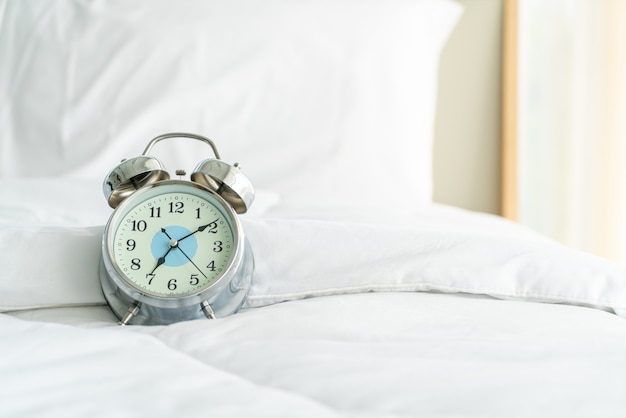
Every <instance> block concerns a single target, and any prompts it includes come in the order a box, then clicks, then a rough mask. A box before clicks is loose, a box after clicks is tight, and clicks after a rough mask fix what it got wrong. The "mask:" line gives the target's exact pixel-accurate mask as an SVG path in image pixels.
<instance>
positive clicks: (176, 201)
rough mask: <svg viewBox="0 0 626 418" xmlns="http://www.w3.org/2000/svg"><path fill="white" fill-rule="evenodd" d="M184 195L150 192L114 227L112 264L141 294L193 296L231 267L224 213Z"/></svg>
mask: <svg viewBox="0 0 626 418" xmlns="http://www.w3.org/2000/svg"><path fill="white" fill-rule="evenodd" d="M188 189H189V190H184V189H182V190H181V187H177V188H168V186H164V187H154V188H152V189H150V191H148V192H147V193H145V194H144V195H143V199H141V200H139V203H136V204H134V205H132V206H131V207H127V208H125V210H124V211H123V212H122V213H121V216H120V217H119V218H118V220H117V222H116V225H115V228H114V230H113V231H114V232H113V234H112V236H111V239H112V242H111V245H112V247H111V248H112V254H113V260H114V264H115V265H116V268H117V269H118V271H119V272H120V273H121V274H122V276H123V277H124V278H125V279H126V281H127V282H128V283H129V284H130V285H131V286H133V287H134V288H136V289H137V290H139V291H141V292H142V293H145V294H149V295H153V296H158V297H166V298H172V297H185V296H189V295H193V294H197V293H199V292H201V291H202V290H203V289H206V288H207V287H208V286H210V285H211V284H212V283H213V282H214V281H215V280H216V279H218V278H219V277H221V275H222V274H223V272H224V271H225V270H227V269H228V268H229V266H230V263H231V262H232V259H233V255H234V254H235V250H236V248H235V246H236V245H237V244H236V236H235V233H234V232H233V230H234V228H233V225H232V221H231V220H230V217H229V216H228V213H227V212H226V211H225V210H224V209H223V208H222V207H221V204H220V203H219V202H218V200H217V199H216V198H215V197H213V196H212V195H211V194H210V193H207V192H205V191H203V190H199V189H197V188H194V187H190V188H188Z"/></svg>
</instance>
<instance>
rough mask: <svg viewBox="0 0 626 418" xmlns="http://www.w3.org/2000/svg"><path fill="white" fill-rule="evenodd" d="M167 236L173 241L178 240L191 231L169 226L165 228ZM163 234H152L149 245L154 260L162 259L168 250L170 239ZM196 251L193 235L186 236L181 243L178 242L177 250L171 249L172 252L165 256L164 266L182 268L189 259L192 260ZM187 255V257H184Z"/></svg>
mask: <svg viewBox="0 0 626 418" xmlns="http://www.w3.org/2000/svg"><path fill="white" fill-rule="evenodd" d="M165 231H166V232H167V235H169V236H170V237H172V238H173V239H175V240H179V239H181V238H183V237H186V236H187V235H189V234H191V231H190V230H188V229H187V228H184V227H182V226H178V225H170V226H166V227H165ZM167 235H166V234H165V233H164V232H162V231H160V230H159V232H157V233H156V234H154V237H152V243H151V244H150V250H151V251H152V256H153V257H154V259H155V260H158V259H159V258H161V257H163V256H164V255H165V254H166V253H167V250H168V249H169V248H170V238H169V237H168V236H167ZM197 251H198V241H197V240H196V237H195V236H193V235H189V236H187V238H185V239H183V240H182V241H178V248H172V250H171V251H170V252H169V253H167V255H166V256H165V263H164V264H165V265H166V266H170V267H178V266H182V265H183V264H185V263H188V262H189V259H187V257H189V258H193V257H194V256H195V255H196V252H197ZM183 252H184V254H183ZM185 255H187V257H185Z"/></svg>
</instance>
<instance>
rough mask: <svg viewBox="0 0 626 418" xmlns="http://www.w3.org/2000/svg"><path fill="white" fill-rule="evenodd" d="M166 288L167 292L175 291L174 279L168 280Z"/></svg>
mask: <svg viewBox="0 0 626 418" xmlns="http://www.w3.org/2000/svg"><path fill="white" fill-rule="evenodd" d="M167 288H168V289H169V290H176V279H170V281H169V282H167Z"/></svg>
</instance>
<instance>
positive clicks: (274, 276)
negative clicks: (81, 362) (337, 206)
mask: <svg viewBox="0 0 626 418" xmlns="http://www.w3.org/2000/svg"><path fill="white" fill-rule="evenodd" d="M371 215H376V213H372V214H371ZM372 219H374V220H370V221H364V220H363V221H360V222H345V221H344V222H337V221H328V220H322V219H318V220H314V219H291V220H288V219H278V218H274V219H271V218H268V217H265V216H264V217H258V218H254V217H247V216H246V217H244V218H243V225H244V229H245V231H246V233H247V236H248V239H249V241H250V244H251V246H252V249H253V252H254V257H255V272H254V277H253V281H252V286H251V288H250V292H249V295H248V298H247V300H246V303H245V306H246V307H248V308H255V307H262V306H266V305H270V304H274V303H279V302H285V301H290V300H295V299H302V298H309V297H319V296H330V295H342V294H348V293H360V292H370V291H379V292H414V291H437V292H446V293H457V292H460V293H470V294H482V295H489V296H493V297H497V298H503V299H516V300H527V301H538V302H550V303H567V304H573V305H583V306H589V307H594V308H599V309H603V310H609V311H613V312H615V313H617V314H618V315H621V316H625V317H626V271H625V270H624V268H622V267H620V266H618V265H616V264H613V263H611V262H609V261H606V260H602V259H599V258H597V257H594V256H591V255H588V254H583V253H580V252H576V251H574V250H570V249H568V248H566V247H563V246H561V245H558V244H556V243H554V242H552V241H549V240H548V239H546V238H543V237H540V236H538V235H537V234H534V233H532V232H530V231H528V230H526V229H524V228H522V227H520V226H519V225H516V224H513V223H510V222H507V221H505V220H502V219H500V218H497V217H492V216H487V215H481V214H477V213H470V212H463V211H459V210H453V209H451V208H438V207H432V208H429V209H424V210H422V211H421V212H420V213H419V216H414V217H411V218H406V219H402V218H400V217H383V216H380V213H378V217H375V216H373V217H372ZM102 232H103V228H102V227H75V228H69V227H59V226H39V225H33V224H28V223H27V224H24V225H22V226H15V225H3V224H1V223H0V242H1V243H2V247H3V248H4V250H3V251H0V265H1V266H3V267H2V274H1V275H0V289H1V290H2V291H1V292H0V312H2V311H11V310H23V309H29V308H35V307H46V306H55V305H66V304H69V305H71V304H95V303H103V302H104V298H103V296H102V292H101V291H100V282H99V279H98V262H99V259H100V250H101V238H102Z"/></svg>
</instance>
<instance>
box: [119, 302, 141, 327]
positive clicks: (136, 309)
mask: <svg viewBox="0 0 626 418" xmlns="http://www.w3.org/2000/svg"><path fill="white" fill-rule="evenodd" d="M140 308H141V303H139V302H133V304H132V305H130V307H129V308H128V311H126V315H124V317H123V318H122V319H121V320H120V322H118V324H119V325H121V326H124V325H126V324H128V321H130V320H131V319H133V317H134V316H135V315H137V312H139V309H140Z"/></svg>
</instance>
